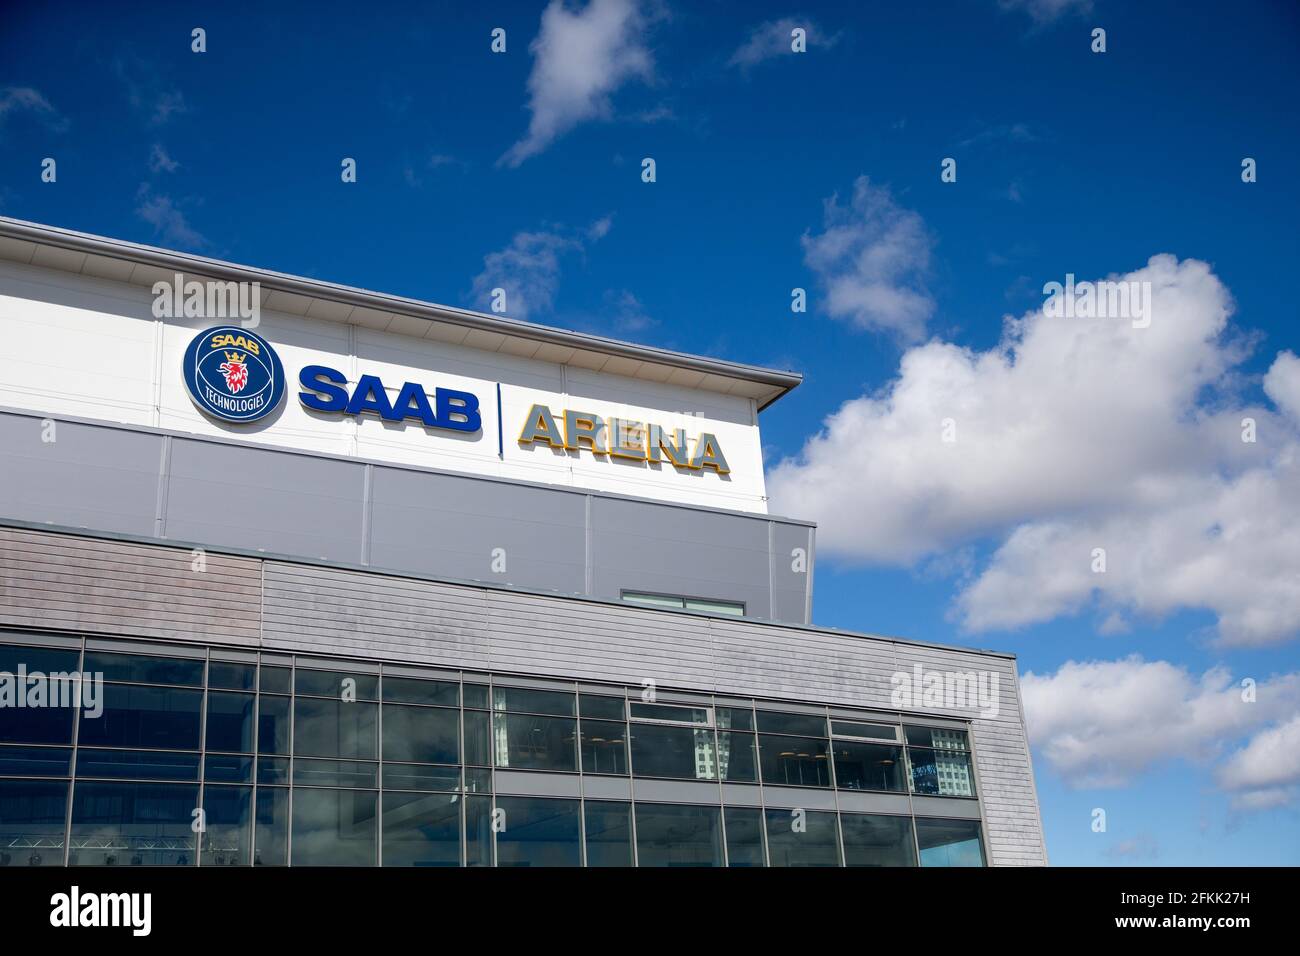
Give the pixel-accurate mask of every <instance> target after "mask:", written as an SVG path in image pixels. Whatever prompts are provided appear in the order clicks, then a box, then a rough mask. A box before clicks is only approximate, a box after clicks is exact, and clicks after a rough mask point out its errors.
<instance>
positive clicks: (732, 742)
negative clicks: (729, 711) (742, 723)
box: [718, 731, 758, 783]
mask: <svg viewBox="0 0 1300 956" xmlns="http://www.w3.org/2000/svg"><path fill="white" fill-rule="evenodd" d="M754 752H755V751H754V735H753V734H741V733H728V732H725V731H719V732H718V775H719V776H720V777H721V778H722V779H723V780H730V781H734V782H738V783H754V782H756V781H757V780H758V763H757V760H756V759H755V757H754Z"/></svg>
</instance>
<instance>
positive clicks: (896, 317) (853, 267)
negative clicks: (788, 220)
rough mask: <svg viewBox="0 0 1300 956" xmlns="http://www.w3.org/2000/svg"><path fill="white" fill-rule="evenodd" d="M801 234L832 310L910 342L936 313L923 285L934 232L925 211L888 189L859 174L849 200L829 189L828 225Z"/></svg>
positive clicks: (834, 314)
mask: <svg viewBox="0 0 1300 956" xmlns="http://www.w3.org/2000/svg"><path fill="white" fill-rule="evenodd" d="M801 241H802V243H803V250H804V262H805V263H806V264H807V265H808V267H809V268H810V269H812V270H813V272H814V273H816V275H817V278H818V280H819V281H820V283H821V285H822V287H823V289H824V291H825V299H824V303H823V304H824V307H825V309H826V311H827V312H828V313H829V314H830V315H831V316H832V317H834V318H837V319H844V320H847V321H849V322H851V323H852V324H853V325H854V326H856V327H858V328H861V329H872V330H876V331H883V332H889V333H891V334H893V335H895V336H897V337H898V338H900V339H902V340H904V341H908V342H912V341H916V340H918V339H920V338H922V337H923V336H924V333H925V324H926V322H927V321H928V320H929V318H930V316H931V314H932V313H933V312H934V300H933V299H932V298H931V297H930V293H929V291H928V290H927V289H926V287H925V276H926V274H927V273H928V271H929V267H930V248H931V246H932V245H933V239H932V238H931V236H930V234H929V232H928V230H927V229H926V228H925V223H924V222H923V221H922V219H921V217H920V216H919V215H917V214H916V213H915V212H912V211H911V210H909V209H903V208H902V207H900V206H899V205H898V204H897V203H895V202H894V200H893V197H892V196H890V193H889V190H888V189H886V188H885V187H883V186H873V185H872V184H871V181H870V180H869V179H868V178H867V177H866V176H859V177H858V179H857V180H856V181H855V182H854V183H853V198H852V199H851V200H850V202H849V205H848V206H847V207H846V206H842V205H841V204H840V201H839V196H838V195H834V196H831V198H830V199H827V200H826V202H825V205H824V212H823V230H822V232H820V233H815V234H814V233H811V232H805V233H804V235H803V238H802V240H801Z"/></svg>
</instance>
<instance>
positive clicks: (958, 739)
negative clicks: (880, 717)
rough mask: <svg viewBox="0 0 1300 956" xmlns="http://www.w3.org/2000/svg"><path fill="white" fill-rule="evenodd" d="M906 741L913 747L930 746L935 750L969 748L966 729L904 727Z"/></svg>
mask: <svg viewBox="0 0 1300 956" xmlns="http://www.w3.org/2000/svg"><path fill="white" fill-rule="evenodd" d="M903 729H904V731H905V732H906V734H907V742H908V744H910V745H911V746H913V747H932V748H934V749H935V750H970V744H969V743H968V742H967V740H966V731H964V730H950V729H949V728H947V727H905V728H903Z"/></svg>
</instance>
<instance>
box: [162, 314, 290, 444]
mask: <svg viewBox="0 0 1300 956" xmlns="http://www.w3.org/2000/svg"><path fill="white" fill-rule="evenodd" d="M183 369H184V375H185V387H186V388H188V389H189V391H190V397H191V398H193V399H194V403H195V404H196V405H198V406H199V408H201V409H203V410H204V411H205V412H207V413H208V414H209V415H211V416H213V417H214V418H220V419H223V420H225V421H228V422H255V421H257V420H258V419H259V418H261V417H263V416H264V415H269V414H270V413H271V412H272V411H274V410H275V407H276V406H277V405H279V404H280V400H281V399H283V398H284V366H283V365H281V364H280V357H279V356H278V355H276V354H275V350H274V349H273V348H271V343H269V342H268V341H266V339H264V338H262V337H261V336H260V335H256V334H254V333H252V332H250V331H249V330H248V329H241V328H239V327H238V326H234V325H219V326H217V327H216V328H212V329H208V330H207V331H206V332H201V333H199V334H198V335H196V336H195V337H194V341H193V342H191V343H190V345H189V348H187V349H186V350H185V362H184V365H183Z"/></svg>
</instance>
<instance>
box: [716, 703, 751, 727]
mask: <svg viewBox="0 0 1300 956" xmlns="http://www.w3.org/2000/svg"><path fill="white" fill-rule="evenodd" d="M714 713H715V714H716V715H717V721H718V729H719V730H753V729H754V712H753V711H752V710H750V709H749V708H748V707H719V708H717V709H716V710H715V711H714Z"/></svg>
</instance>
